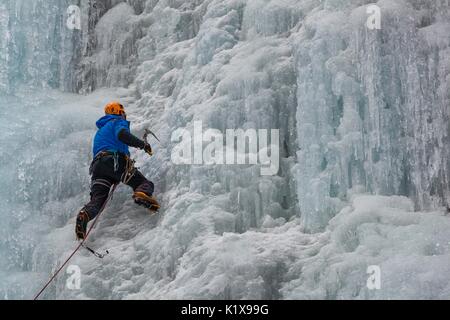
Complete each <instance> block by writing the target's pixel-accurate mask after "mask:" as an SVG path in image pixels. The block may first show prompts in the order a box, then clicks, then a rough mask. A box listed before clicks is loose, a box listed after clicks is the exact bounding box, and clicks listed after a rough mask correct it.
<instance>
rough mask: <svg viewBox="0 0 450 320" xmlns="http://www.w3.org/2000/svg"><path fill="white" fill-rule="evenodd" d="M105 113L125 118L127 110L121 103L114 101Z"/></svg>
mask: <svg viewBox="0 0 450 320" xmlns="http://www.w3.org/2000/svg"><path fill="white" fill-rule="evenodd" d="M105 113H106V114H114V115H118V116H123V115H125V108H124V107H123V105H122V104H121V103H120V102H117V101H113V102H110V103H108V104H107V105H106V107H105Z"/></svg>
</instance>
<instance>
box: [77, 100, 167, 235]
mask: <svg viewBox="0 0 450 320" xmlns="http://www.w3.org/2000/svg"><path fill="white" fill-rule="evenodd" d="M105 114H106V115H105V116H104V117H102V118H101V119H100V120H98V121H97V127H98V131H97V134H96V135H95V138H94V153H93V154H94V160H93V161H92V164H91V168H90V174H91V176H92V178H91V193H90V196H91V201H90V202H89V203H88V204H86V205H85V206H84V207H83V209H81V211H80V213H79V214H78V216H77V221H76V227H75V233H76V236H77V239H78V240H84V239H86V232H87V231H86V230H87V225H88V222H89V221H91V220H93V219H95V217H96V216H97V215H98V214H99V212H100V210H102V207H103V206H104V204H105V201H106V200H107V199H108V195H109V191H110V190H111V187H112V186H113V185H114V184H117V183H120V182H123V183H125V184H126V185H128V186H130V187H131V188H133V190H134V194H133V199H134V201H135V202H136V203H137V204H139V205H141V206H144V207H146V208H148V209H150V210H151V211H157V210H158V209H159V208H160V206H159V204H158V202H157V201H156V199H155V198H154V197H153V191H154V185H153V183H152V182H151V181H149V180H147V179H146V178H145V177H144V175H143V174H142V173H141V172H139V171H138V170H137V169H136V168H135V167H134V161H133V160H131V159H130V151H129V150H128V147H133V148H138V149H142V150H144V151H145V152H146V153H148V154H149V155H153V151H152V148H151V146H150V145H149V144H148V143H147V142H144V141H142V140H141V139H139V138H137V137H136V136H134V135H132V134H131V133H130V122H129V121H127V120H126V119H127V116H126V113H125V109H124V107H123V105H122V104H120V103H119V102H111V103H109V104H107V105H106V107H105Z"/></svg>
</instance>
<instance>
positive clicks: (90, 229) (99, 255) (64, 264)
mask: <svg viewBox="0 0 450 320" xmlns="http://www.w3.org/2000/svg"><path fill="white" fill-rule="evenodd" d="M117 186H118V184H114V185H113V187H112V188H111V190H110V191H109V194H108V198H107V199H106V201H105V203H104V204H103V206H102V207H101V209H100V211H99V214H98V215H97V218H95V220H94V222H93V223H92V225H91V227H90V228H89V231H88V232H87V234H86V238H85V239H84V240H83V241H82V242H80V244H79V245H78V246H77V247H76V248H75V250H74V251H73V252H72V254H71V255H70V256H69V257H68V258H67V259H66V261H64V263H63V264H62V265H61V267H59V269H58V270H57V271H56V272H55V274H54V275H53V276H52V277H51V278H50V280H49V281H48V282H47V283H46V284H45V286H44V287H43V288H42V289H41V291H39V293H38V294H37V295H36V296H35V297H34V300H37V299H39V297H40V296H41V294H42V293H43V292H44V291H45V290H46V289H47V288H48V286H49V285H50V283H52V281H53V280H55V278H56V277H57V276H58V274H59V273H60V272H61V270H62V269H64V267H65V266H66V265H67V264H68V263H69V261H70V260H71V259H72V258H73V256H74V255H75V254H76V253H77V252H78V250H80V248H81V247H83V248H85V249H87V250H88V251H89V252H91V253H92V254H94V255H95V256H96V257H98V258H100V259H103V258H104V257H105V256H106V254H109V252H108V251H106V254H103V255H102V254H100V253H98V252H95V251H94V250H92V249H91V248H89V247H87V246H86V245H85V243H86V240H87V238H88V237H89V234H90V233H91V231H92V230H93V229H94V227H95V225H96V224H97V222H98V219H99V218H100V216H101V214H102V212H103V210H104V209H105V207H106V204H107V203H108V202H109V201H110V200H111V199H112V196H113V194H114V191H115V190H116V188H117Z"/></svg>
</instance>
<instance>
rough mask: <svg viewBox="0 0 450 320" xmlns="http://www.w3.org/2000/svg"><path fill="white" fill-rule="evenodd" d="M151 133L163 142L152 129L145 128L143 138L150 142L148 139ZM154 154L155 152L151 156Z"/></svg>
mask: <svg viewBox="0 0 450 320" xmlns="http://www.w3.org/2000/svg"><path fill="white" fill-rule="evenodd" d="M149 134H151V135H152V136H154V137H155V139H156V140H158V142H159V143H161V140H159V139H158V137H157V136H156V134H154V133H153V131H152V130H150V129H145V131H144V136H143V139H144V141H145V142H146V143H148V141H147V139H148V135H149ZM152 155H153V152H152V154H151V156H152Z"/></svg>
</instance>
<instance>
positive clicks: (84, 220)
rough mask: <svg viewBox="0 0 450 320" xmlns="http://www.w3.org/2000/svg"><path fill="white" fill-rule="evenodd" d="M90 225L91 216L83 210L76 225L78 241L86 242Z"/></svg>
mask: <svg viewBox="0 0 450 320" xmlns="http://www.w3.org/2000/svg"><path fill="white" fill-rule="evenodd" d="M88 223H89V215H88V214H87V212H86V211H85V210H81V211H80V213H79V214H78V217H77V223H76V225H75V233H76V235H77V240H85V239H86V232H87V225H88Z"/></svg>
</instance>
